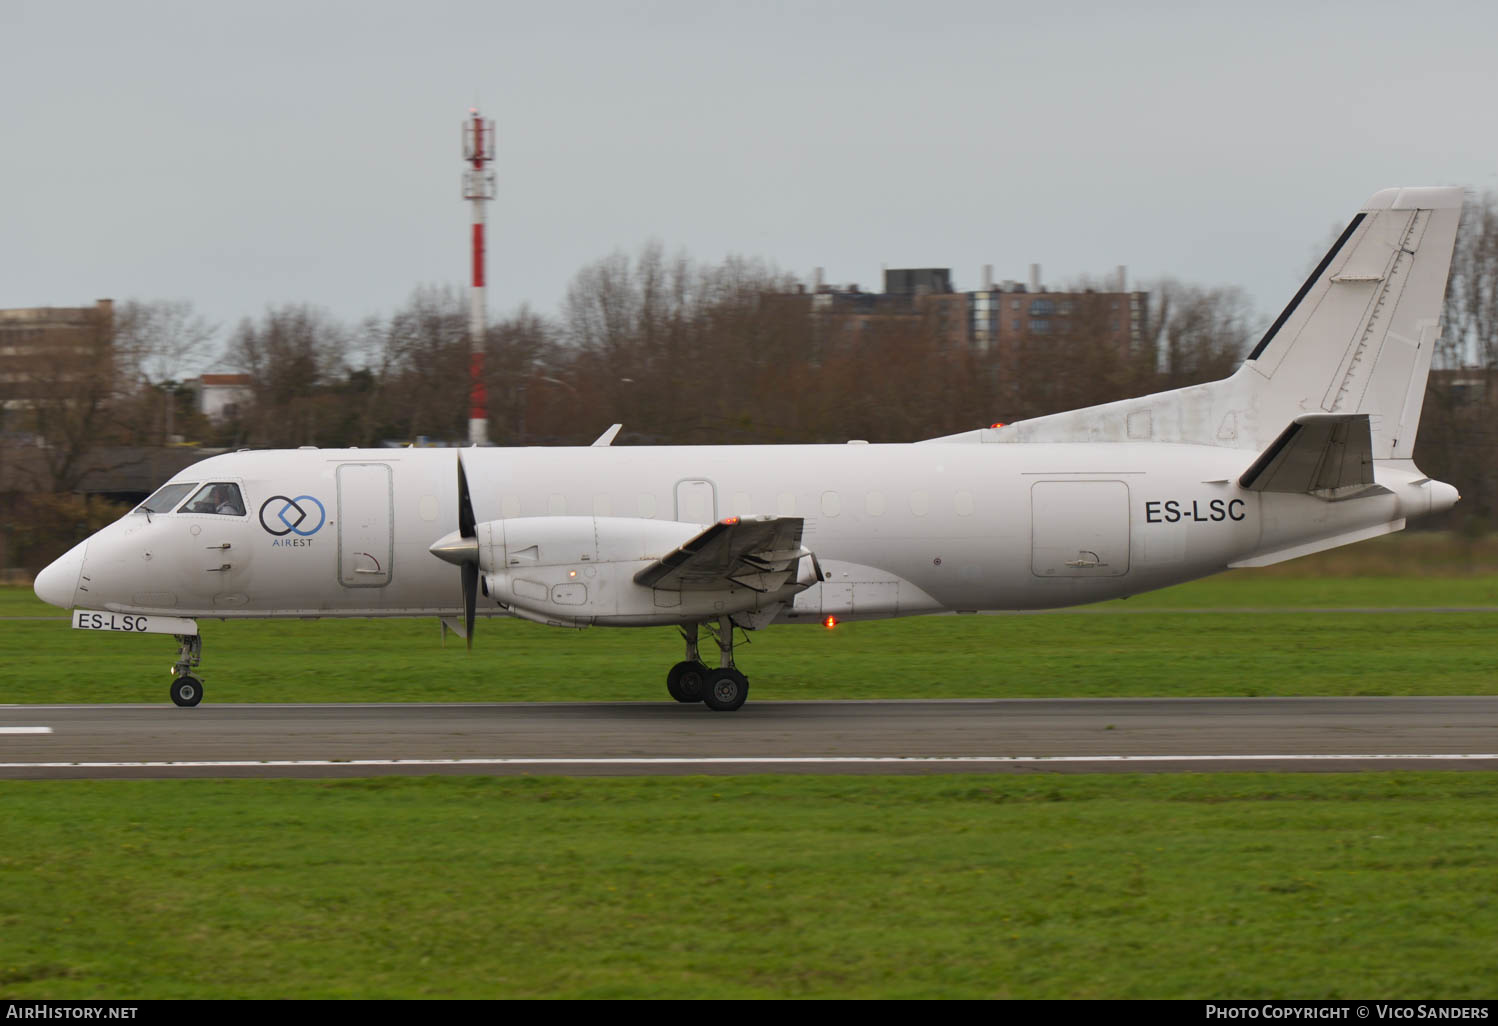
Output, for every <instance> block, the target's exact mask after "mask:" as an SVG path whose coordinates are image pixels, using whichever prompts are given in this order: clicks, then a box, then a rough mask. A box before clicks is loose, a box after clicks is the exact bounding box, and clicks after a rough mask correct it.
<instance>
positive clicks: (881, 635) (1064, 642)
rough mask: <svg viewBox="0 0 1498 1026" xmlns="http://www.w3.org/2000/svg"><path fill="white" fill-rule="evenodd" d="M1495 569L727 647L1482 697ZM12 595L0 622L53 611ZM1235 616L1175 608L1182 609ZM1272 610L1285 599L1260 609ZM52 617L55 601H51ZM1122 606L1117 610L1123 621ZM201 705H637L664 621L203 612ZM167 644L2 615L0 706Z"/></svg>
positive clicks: (152, 676) (91, 697) (1187, 685)
mask: <svg viewBox="0 0 1498 1026" xmlns="http://www.w3.org/2000/svg"><path fill="white" fill-rule="evenodd" d="M1489 605H1498V575H1478V576H1470V577H1454V578H1435V577H1433V578H1402V577H1368V578H1337V577H1327V578H1321V579H1313V580H1305V579H1294V578H1285V577H1279V576H1255V575H1237V574H1230V575H1224V576H1221V577H1217V578H1212V579H1209V580H1206V581H1199V582H1195V583H1193V584H1187V585H1182V586H1180V587H1177V588H1172V589H1168V590H1166V591H1161V592H1156V593H1152V594H1149V595H1142V596H1138V597H1136V598H1133V599H1129V600H1126V601H1122V602H1113V603H1106V604H1102V605H1099V606H1092V607H1086V608H1085V609H1083V610H1079V611H1072V612H1060V613H1051V614H1045V615H1026V616H981V617H920V618H915V619H908V620H892V621H880V622H871V623H845V624H842V625H840V626H839V627H838V628H837V629H836V630H832V631H828V630H825V629H823V628H821V627H816V626H800V627H789V626H787V627H773V628H770V629H769V630H766V631H760V632H756V633H754V634H753V635H751V636H750V640H749V643H748V644H743V643H741V644H740V646H739V648H738V652H737V655H738V659H739V665H740V666H741V667H742V668H743V669H744V670H745V672H746V673H748V674H749V675H750V679H751V681H752V686H753V695H752V699H751V700H754V699H758V700H764V699H798V698H799V699H807V698H861V699H868V698H980V697H1053V696H1129V695H1132V696H1171V695H1179V696H1191V695H1198V696H1199V695H1393V694H1424V695H1437V694H1449V695H1459V694H1490V693H1492V691H1493V687H1494V682H1495V681H1498V644H1494V640H1495V635H1498V612H1460V613H1437V612H1408V611H1400V612H1393V611H1391V612H1387V613H1374V614H1362V613H1331V612H1318V613H1306V612H1300V611H1297V610H1303V609H1305V608H1307V607H1311V608H1342V609H1346V608H1362V607H1392V608H1401V609H1402V608H1407V607H1420V606H1448V607H1449V606H1457V607H1472V606H1489ZM49 608H50V607H47V606H44V605H42V604H41V603H40V602H38V601H36V599H35V598H34V597H31V596H30V593H29V592H27V591H25V590H23V589H3V590H0V615H6V616H38V615H39V616H47V615H48V610H49ZM1201 608H1207V609H1215V610H1235V609H1236V610H1243V612H1236V613H1235V612H1231V611H1227V612H1214V613H1208V614H1194V613H1193V614H1187V613H1184V612H1173V611H1172V610H1185V609H1201ZM1265 609H1276V610H1284V612H1252V611H1250V610H1265ZM55 612H57V613H59V614H60V613H61V611H60V610H56V611H55ZM1115 614H1122V615H1115ZM201 629H202V632H203V637H204V655H205V663H204V667H203V670H202V675H203V678H204V680H205V681H206V683H207V692H208V695H209V698H208V701H213V702H254V701H265V702H271V701H274V702H297V701H337V702H345V701H413V702H415V701H421V702H425V701H475V702H477V701H556V700H568V701H574V700H575V701H603V700H618V701H635V700H657V699H662V698H663V697H664V693H665V688H664V684H663V678H664V675H665V671H666V669H667V667H669V666H670V665H671V663H673V662H675V661H676V660H677V659H679V658H681V642H680V640H679V639H678V637H677V635H676V632H675V631H674V630H671V629H667V628H661V629H649V630H614V629H605V628H594V629H590V630H585V631H571V630H559V629H557V628H550V627H542V626H538V625H535V624H531V623H527V622H523V621H514V620H503V619H495V620H486V621H481V622H480V623H479V629H478V637H477V644H476V646H475V649H474V651H473V652H471V653H470V652H468V651H466V650H465V649H464V647H463V644H462V642H461V641H460V640H458V639H457V638H453V637H450V638H449V639H448V644H447V646H446V647H445V648H444V647H442V645H441V640H440V639H441V634H440V630H439V627H438V625H437V622H436V620H435V619H432V620H321V621H300V620H293V621H270V622H227V623H225V622H219V621H211V620H205V621H202V624H201ZM175 654H176V646H175V643H174V642H172V640H171V639H170V638H169V637H166V636H163V635H146V636H141V635H115V634H102V633H84V632H81V631H73V630H71V629H70V628H69V627H68V626H67V623H66V620H65V619H50V620H49V619H43V620H12V621H8V622H4V623H0V660H4V665H5V667H6V672H5V674H4V677H3V680H0V702H160V701H164V700H165V694H166V685H167V682H168V679H169V678H168V676H167V670H168V668H169V666H170V665H171V663H172V660H173V659H174V657H175Z"/></svg>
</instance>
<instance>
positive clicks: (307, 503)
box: [260, 495, 328, 538]
mask: <svg viewBox="0 0 1498 1026" xmlns="http://www.w3.org/2000/svg"><path fill="white" fill-rule="evenodd" d="M314 518H315V521H316V522H315V523H314V522H312V521H313V520H314ZM327 521H328V511H327V510H326V509H324V508H323V504H322V503H321V502H319V501H318V500H317V499H314V498H313V497H312V496H310V495H298V496H297V497H296V498H294V499H292V498H288V497H286V496H285V495H272V496H271V497H270V498H269V499H266V500H265V501H264V502H263V503H261V504H260V526H261V527H263V528H265V533H266V534H270V535H274V536H275V537H277V538H280V537H281V536H283V535H287V534H296V535H300V536H301V537H303V538H306V537H309V536H310V535H314V534H316V533H317V532H318V531H320V530H322V525H323V524H325V523H327ZM309 523H311V526H310V527H309V526H307V525H308V524H309Z"/></svg>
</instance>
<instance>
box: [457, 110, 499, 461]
mask: <svg viewBox="0 0 1498 1026" xmlns="http://www.w3.org/2000/svg"><path fill="white" fill-rule="evenodd" d="M468 112H469V114H471V115H472V117H471V118H470V119H469V120H468V121H465V122H463V159H464V160H465V161H467V162H468V164H469V165H470V167H469V169H468V170H467V171H464V172H463V198H464V199H466V200H468V201H469V202H470V203H472V204H473V292H472V297H471V301H470V305H469V310H468V340H469V347H470V348H469V357H468V378H469V386H468V442H469V444H470V445H488V444H489V413H488V406H489V397H488V395H487V394H485V392H484V327H485V323H484V322H485V320H486V317H485V311H484V204H486V203H488V202H489V201H490V200H492V199H493V198H494V172H493V171H490V170H488V169H486V168H485V166H484V165H486V164H488V163H489V162H490V161H492V160H493V159H494V122H493V121H485V120H483V119H482V118H480V117H479V110H478V108H477V107H470V108H468Z"/></svg>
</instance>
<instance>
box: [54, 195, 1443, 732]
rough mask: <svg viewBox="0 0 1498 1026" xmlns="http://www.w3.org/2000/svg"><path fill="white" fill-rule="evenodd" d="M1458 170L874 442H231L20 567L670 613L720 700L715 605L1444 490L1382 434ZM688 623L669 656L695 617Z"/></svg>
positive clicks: (1061, 598) (1005, 600)
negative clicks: (1038, 375)
mask: <svg viewBox="0 0 1498 1026" xmlns="http://www.w3.org/2000/svg"><path fill="white" fill-rule="evenodd" d="M1461 206H1462V192H1461V190H1460V189H1457V188H1420V189H1388V190H1384V191H1382V192H1379V193H1377V194H1376V195H1375V196H1374V197H1373V198H1372V199H1370V200H1369V201H1368V203H1367V204H1366V205H1365V206H1364V207H1363V209H1362V210H1361V211H1360V212H1359V213H1358V214H1357V216H1356V217H1354V218H1353V220H1352V223H1351V224H1349V225H1348V226H1347V230H1346V231H1344V232H1343V233H1342V235H1341V237H1340V238H1338V239H1337V241H1336V243H1335V244H1334V245H1333V246H1332V248H1331V250H1330V252H1328V253H1327V254H1326V257H1325V258H1324V259H1323V260H1322V261H1321V263H1320V264H1319V265H1318V266H1317V267H1316V269H1315V270H1314V271H1313V272H1312V273H1311V276H1310V278H1309V279H1308V280H1307V281H1306V283H1305V284H1304V285H1303V286H1302V287H1301V289H1300V290H1299V291H1298V292H1297V293H1296V294H1295V296H1294V297H1293V298H1292V299H1291V300H1290V304H1289V305H1288V306H1287V307H1286V308H1285V310H1284V312H1283V313H1281V314H1280V316H1279V317H1278V319H1276V320H1275V322H1274V324H1273V325H1272V326H1271V327H1270V328H1269V330H1268V332H1267V333H1266V334H1265V335H1264V337H1263V339H1262V340H1261V341H1260V342H1259V343H1258V345H1257V346H1255V347H1254V350H1253V352H1252V353H1251V354H1249V357H1248V359H1247V360H1246V361H1245V362H1244V364H1243V366H1242V367H1241V368H1240V369H1239V370H1238V371H1237V372H1236V373H1235V374H1233V375H1232V376H1231V377H1229V378H1226V379H1224V380H1222V381H1216V382H1212V383H1210V384H1204V385H1196V386H1193V387H1190V388H1183V389H1178V390H1175V391H1170V392H1161V393H1158V394H1155V395H1150V396H1145V397H1143V398H1139V399H1129V400H1125V401H1122V402H1116V403H1109V404H1107V405H1103V406H1097V407H1092V408H1089V409H1083V410H1076V411H1073V412H1069V413H1061V414H1056V415H1053V416H1048V417H1039V418H1036V419H1033V420H1029V421H1023V422H1019V423H1015V424H1010V425H1008V426H1004V427H998V428H992V429H981V430H976V431H971V432H968V433H966V434H959V435H952V436H948V437H945V438H934V439H930V440H928V441H924V442H918V443H914V444H905V445H868V444H864V443H860V442H850V443H848V444H846V445H796V446H791V445H754V446H692V447H622V448H612V447H610V446H609V444H608V443H609V442H610V441H612V438H613V433H614V431H616V430H617V428H614V429H611V430H610V431H609V432H606V433H605V435H604V436H603V437H602V438H600V439H599V441H598V442H597V443H595V444H594V445H593V446H591V447H586V448H527V449H505V448H470V449H462V450H454V449H398V450H392V449H311V448H304V449H299V450H295V451H265V452H251V451H242V452H237V453H232V454H225V455H222V456H215V457H213V458H211V459H207V460H204V461H202V462H200V463H196V464H194V465H192V466H191V467H188V468H187V469H185V470H183V471H182V472H181V473H179V474H177V475H176V476H175V477H173V478H172V480H170V481H169V482H167V483H166V484H165V485H163V486H162V487H161V488H160V489H159V490H158V491H157V492H156V493H155V494H154V495H152V496H151V497H150V498H148V499H147V500H146V501H145V502H143V503H141V505H140V506H138V507H136V509H135V510H133V511H132V512H130V513H129V514H127V515H125V516H124V517H122V518H121V519H120V520H118V521H116V522H115V523H113V524H111V525H110V526H108V527H106V528H104V529H103V530H102V531H99V532H98V533H97V534H95V535H93V536H92V537H90V538H89V539H88V540H87V541H84V542H82V543H81V544H79V545H78V546H76V547H75V548H73V549H72V550H71V551H69V552H68V553H67V554H66V555H64V556H63V557H61V558H60V559H58V560H57V561H56V562H55V563H53V564H52V565H50V566H48V567H47V568H46V569H45V570H43V571H42V573H41V574H40V575H39V576H38V577H37V579H36V585H35V587H36V593H37V595H38V596H39V597H41V598H42V599H43V600H44V601H47V602H50V603H52V604H53V605H57V606H61V607H63V608H69V609H74V610H75V612H74V615H73V626H74V627H75V628H81V629H84V630H112V631H131V632H137V633H167V634H172V635H175V636H176V637H177V640H178V642H179V644H180V653H179V656H178V660H177V663H176V665H175V666H174V667H173V670H172V674H173V682H172V687H171V696H172V700H173V701H174V702H176V704H178V705H180V706H193V705H196V704H197V703H198V702H199V701H200V700H201V698H202V694H203V688H202V684H201V683H200V681H199V680H198V679H197V678H195V677H194V676H193V675H192V672H191V671H192V670H193V669H194V668H195V667H197V666H198V664H199V662H200V659H201V653H202V644H201V636H200V635H199V634H198V627H197V622H196V619H197V618H200V617H215V618H219V619H254V618H273V617H297V618H309V617H311V618H315V617H334V616H337V617H376V616H404V617H411V616H435V617H440V618H441V619H442V621H443V623H444V624H445V625H446V626H448V627H451V628H453V629H454V630H455V631H457V632H458V633H459V634H461V635H462V636H463V637H465V638H467V639H468V643H469V645H470V646H471V645H472V639H473V628H474V619H475V616H476V615H478V614H479V613H482V614H483V615H485V616H498V615H508V616H518V617H523V618H525V619H528V620H535V621H538V622H540V623H546V624H554V625H557V626H563V627H585V626H588V625H599V626H616V627H642V626H658V625H664V624H673V625H678V626H679V627H680V628H681V630H682V633H683V635H684V637H685V639H686V652H685V658H684V659H683V660H682V661H681V662H678V663H677V664H676V665H675V666H673V667H672V668H671V671H670V673H669V674H668V675H667V678H666V686H667V688H668V690H669V692H670V694H671V695H672V697H674V698H675V699H677V700H678V701H682V702H696V701H701V702H704V703H705V704H706V705H707V706H708V707H709V708H711V709H714V710H719V711H728V710H734V709H737V708H739V707H740V706H741V705H742V704H743V702H744V699H745V697H746V695H747V694H748V687H749V682H748V679H747V678H746V677H745V676H744V675H743V673H741V672H740V671H739V670H738V669H737V668H736V667H735V666H734V658H733V642H734V633H735V630H736V629H741V628H742V629H749V630H756V629H759V628H763V627H766V626H768V625H770V624H772V623H807V624H826V625H829V626H830V625H832V624H834V623H836V622H837V621H841V620H869V619H879V618H883V617H893V616H912V615H919V614H924V613H950V612H959V613H960V612H978V611H985V610H1015V609H1044V608H1053V607H1059V606H1070V605H1077V604H1081V603H1087V602H1097V601H1100V600H1103V599H1111V598H1118V597H1120V596H1125V595H1135V594H1138V593H1140V592H1145V591H1149V590H1151V589H1154V588H1163V587H1166V586H1168V585H1172V584H1178V583H1180V582H1182V581H1189V580H1192V579H1194V578H1198V577H1204V576H1207V575H1209V574H1214V573H1217V572H1218V571H1220V570H1224V569H1227V568H1230V567H1255V566H1267V565H1269V564H1272V563H1278V562H1280V561H1282V560H1286V559H1291V558H1293V557H1296V556H1301V555H1305V554H1308V553H1312V552H1318V551H1321V550H1323V549H1328V548H1332V547H1334V546H1338V545H1345V544H1348V543H1350V542H1356V541H1360V540H1363V539H1366V538H1372V537H1374V536H1377V535H1381V534H1386V533H1388V532H1391V531H1397V530H1400V529H1401V528H1403V527H1404V526H1405V522H1406V520H1407V519H1409V518H1410V517H1417V516H1422V515H1425V514H1427V513H1436V512H1440V511H1441V510H1445V509H1449V508H1450V507H1451V506H1452V505H1453V504H1454V503H1455V502H1456V501H1457V499H1458V495H1457V492H1456V489H1454V488H1453V487H1451V486H1450V485H1448V484H1444V483H1442V482H1439V481H1433V480H1431V479H1430V478H1428V477H1426V476H1425V475H1424V474H1422V473H1421V472H1420V471H1419V470H1418V469H1417V468H1416V467H1415V464H1414V462H1413V461H1412V460H1411V458H1410V456H1411V452H1412V451H1413V448H1414V444H1415V431H1416V428H1417V427H1418V424H1419V420H1420V407H1421V403H1422V400H1423V398H1424V393H1425V381H1426V376H1427V374H1428V372H1429V369H1430V360H1431V353H1432V350H1433V349H1434V347H1435V343H1436V340H1437V338H1438V337H1439V331H1440V326H1439V325H1440V313H1441V303H1442V297H1443V295H1444V293H1445V287H1446V275H1447V271H1448V268H1449V266H1450V263H1451V251H1452V246H1453V244H1454V240H1455V236H1456V230H1457V221H1458V218H1459V216H1460V214H1461ZM702 626H706V627H707V632H708V633H709V634H710V635H711V636H712V637H713V638H714V640H715V641H716V643H717V646H718V650H719V652H718V659H717V660H716V662H717V664H718V665H717V666H716V667H713V668H710V667H709V666H707V665H705V664H704V662H703V661H702V659H701V658H700V657H699V651H698V628H699V627H702Z"/></svg>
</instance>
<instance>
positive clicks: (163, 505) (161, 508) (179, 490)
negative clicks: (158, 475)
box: [136, 481, 198, 513]
mask: <svg viewBox="0 0 1498 1026" xmlns="http://www.w3.org/2000/svg"><path fill="white" fill-rule="evenodd" d="M197 486H198V483H197V482H196V481H179V482H178V483H176V484H164V485H162V486H161V487H160V488H158V489H156V491H155V493H154V494H153V495H152V496H151V497H150V498H149V499H147V500H146V501H145V502H143V503H141V504H140V505H139V506H137V507H136V508H137V509H142V510H145V511H146V512H147V513H170V512H171V511H172V510H174V509H176V508H177V503H179V502H181V501H182V496H184V495H186V494H187V493H188V492H190V491H192V490H193V489H194V488H196V487H197Z"/></svg>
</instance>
